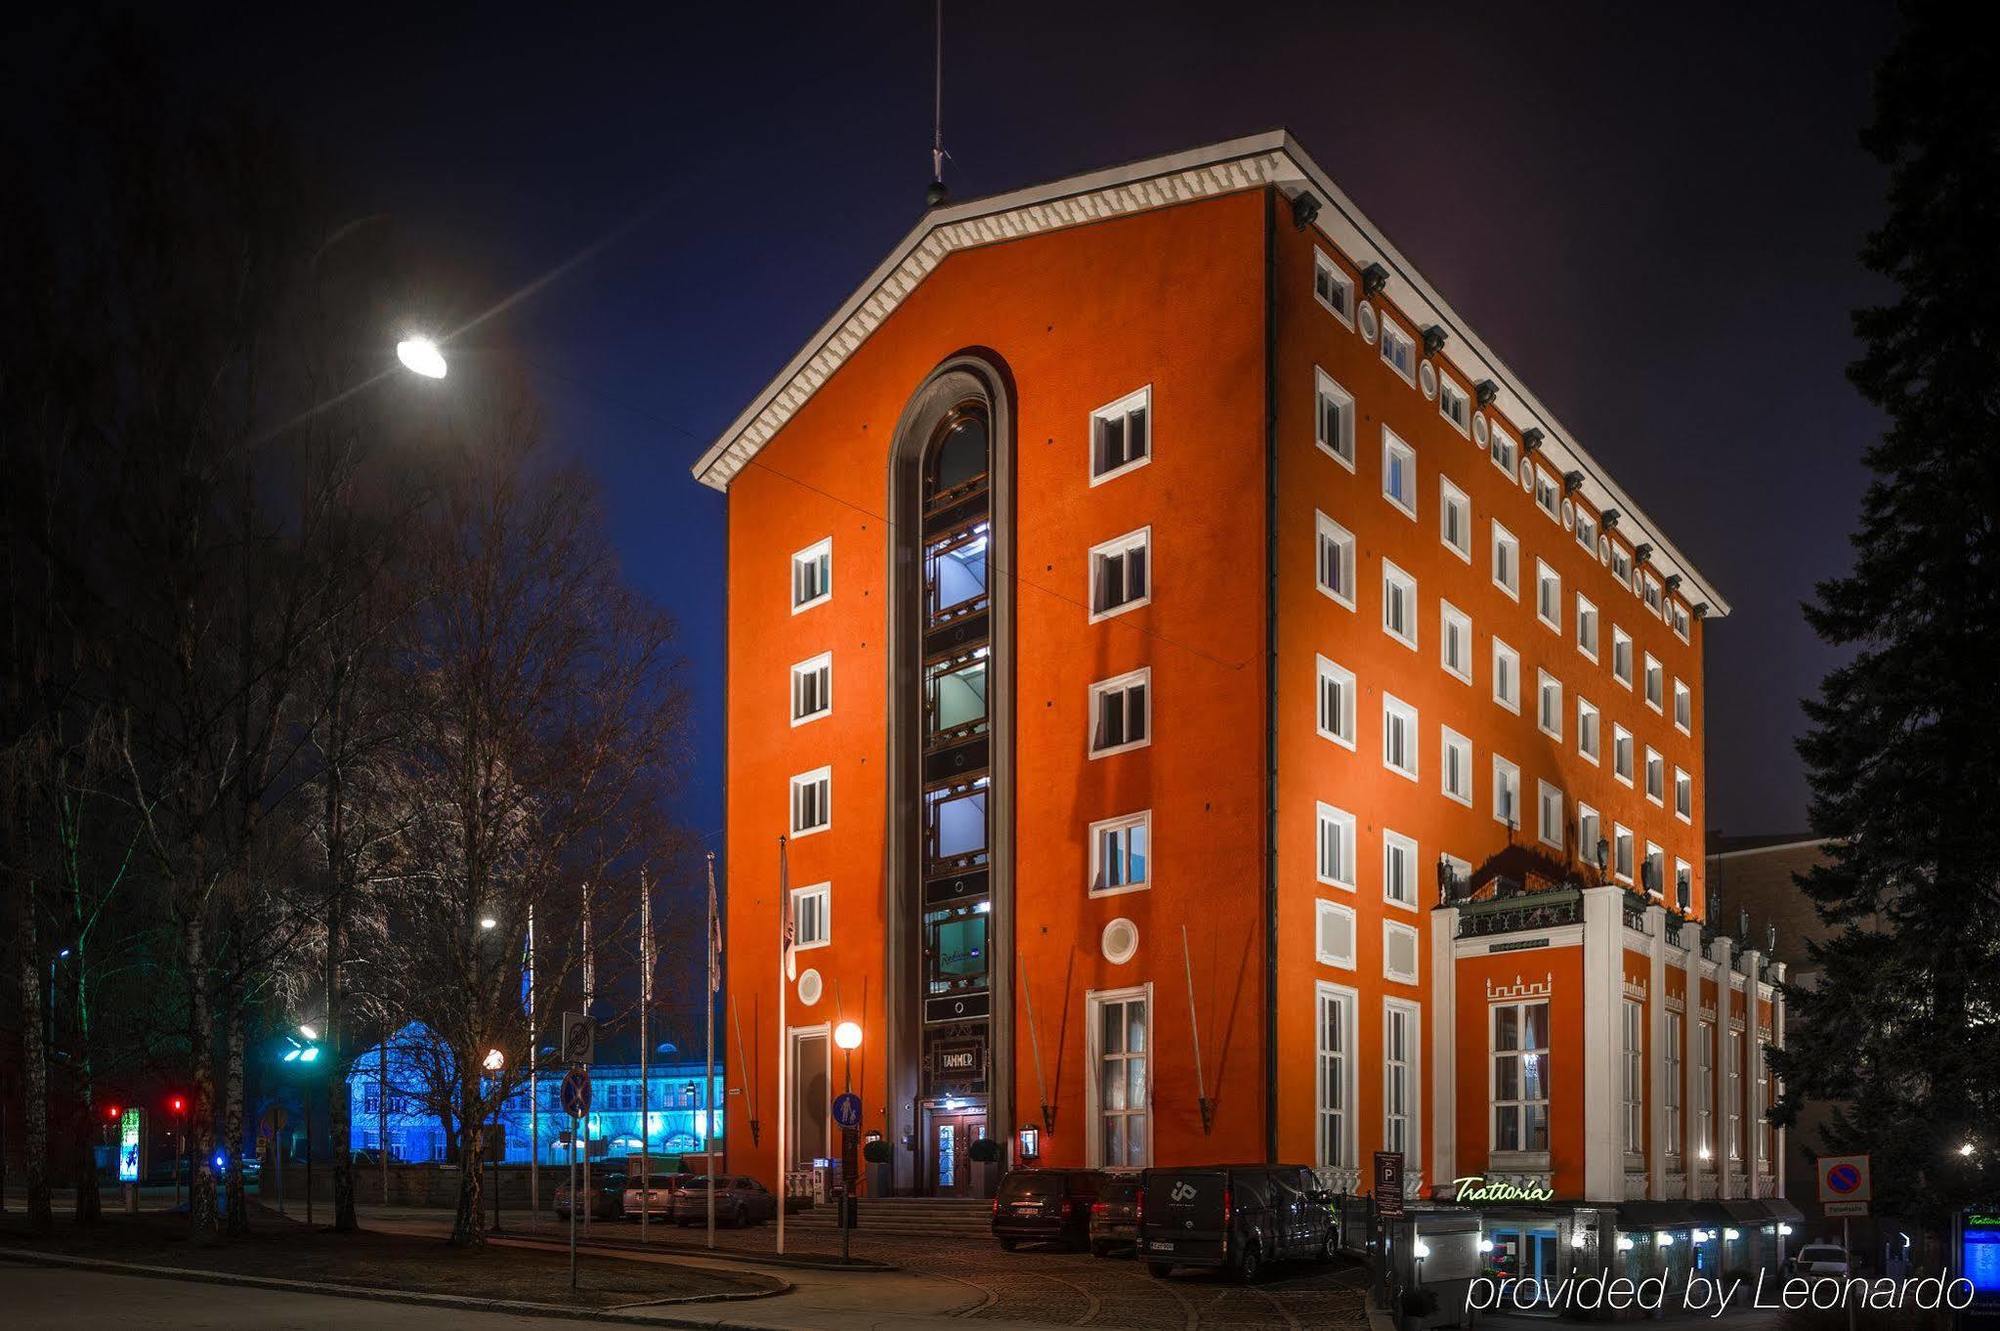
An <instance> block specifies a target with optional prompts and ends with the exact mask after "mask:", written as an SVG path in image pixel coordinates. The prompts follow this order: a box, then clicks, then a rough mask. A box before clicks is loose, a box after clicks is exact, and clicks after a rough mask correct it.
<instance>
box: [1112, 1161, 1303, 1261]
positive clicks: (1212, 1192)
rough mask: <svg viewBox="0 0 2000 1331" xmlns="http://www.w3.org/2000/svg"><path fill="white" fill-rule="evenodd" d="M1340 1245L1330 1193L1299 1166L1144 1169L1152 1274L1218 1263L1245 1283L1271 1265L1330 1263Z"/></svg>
mask: <svg viewBox="0 0 2000 1331" xmlns="http://www.w3.org/2000/svg"><path fill="white" fill-rule="evenodd" d="M1339 1248H1340V1231H1339V1225H1338V1222H1337V1221H1336V1220H1335V1218H1334V1214H1333V1198H1332V1197H1331V1196H1329V1195H1328V1194H1327V1193H1326V1191H1325V1190H1324V1189H1322V1188H1321V1187H1320V1186H1319V1181H1318V1179H1316V1178H1315V1177H1314V1175H1313V1172H1312V1170H1311V1169H1309V1168H1307V1167H1306V1166H1304V1165H1197V1166H1192V1167H1188V1168H1181V1169H1149V1170H1147V1171H1146V1175H1145V1202H1144V1209H1143V1211H1142V1212H1141V1213H1140V1221H1139V1255H1140V1256H1141V1257H1143V1258H1144V1259H1145V1261H1146V1269H1147V1270H1148V1271H1150V1272H1152V1273H1153V1274H1154V1275H1156V1276H1165V1275H1168V1274H1170V1273H1171V1272H1172V1271H1173V1269H1174V1268H1175V1267H1177V1266H1206V1267H1221V1268H1226V1269H1227V1270H1228V1271H1230V1272H1231V1273H1232V1274H1233V1275H1235V1276H1236V1278H1237V1279H1239V1280H1241V1281H1244V1282H1245V1283H1246V1284H1247V1283H1249V1282H1251V1281H1254V1280H1256V1279H1257V1278H1258V1277H1259V1276H1260V1275H1262V1274H1263V1271H1264V1268H1265V1267H1266V1266H1267V1265H1269V1264H1270V1263H1272V1262H1285V1261H1301V1260H1303V1261H1329V1260H1331V1259H1332V1258H1333V1257H1334V1256H1335V1254H1336V1253H1337V1252H1338V1251H1339Z"/></svg>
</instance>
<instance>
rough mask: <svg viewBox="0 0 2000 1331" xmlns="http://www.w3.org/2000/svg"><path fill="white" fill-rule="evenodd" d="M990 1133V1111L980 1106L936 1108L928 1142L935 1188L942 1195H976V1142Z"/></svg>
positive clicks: (938, 1194) (932, 1114)
mask: <svg viewBox="0 0 2000 1331" xmlns="http://www.w3.org/2000/svg"><path fill="white" fill-rule="evenodd" d="M985 1135H986V1114H985V1113H984V1111H980V1110H957V1111H951V1112H947V1111H945V1110H933V1111H932V1112H931V1114H930V1134H929V1140H928V1142H927V1143H926V1145H925V1152H926V1157H927V1158H926V1162H925V1163H926V1165H927V1167H928V1169H929V1170H930V1181H931V1192H932V1194H933V1195H934V1196H938V1197H973V1196H977V1195H978V1193H977V1190H976V1188H975V1187H974V1183H973V1177H972V1175H973V1169H972V1143H974V1142H976V1141H978V1140H979V1139H980V1138H981V1137H984V1136H985Z"/></svg>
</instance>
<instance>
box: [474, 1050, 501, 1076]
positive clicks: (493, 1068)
mask: <svg viewBox="0 0 2000 1331" xmlns="http://www.w3.org/2000/svg"><path fill="white" fill-rule="evenodd" d="M480 1066H481V1067H483V1068H485V1069H486V1070H487V1071H488V1072H498V1071H500V1070H501V1069H502V1068H504V1067H506V1066H507V1055H505V1054H503V1053H501V1052H500V1051H499V1050H498V1049H489V1050H487V1051H486V1061H485V1062H483V1063H481V1064H480Z"/></svg>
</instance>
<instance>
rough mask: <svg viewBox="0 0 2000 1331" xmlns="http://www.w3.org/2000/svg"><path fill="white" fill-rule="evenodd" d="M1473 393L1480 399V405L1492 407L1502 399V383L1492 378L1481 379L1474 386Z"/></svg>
mask: <svg viewBox="0 0 2000 1331" xmlns="http://www.w3.org/2000/svg"><path fill="white" fill-rule="evenodd" d="M1472 395H1473V396H1474V397H1476V398H1478V399H1479V405H1480V406H1482V407H1490V406H1492V405H1493V404H1494V403H1495V402H1497V401H1499V400H1500V385H1498V384H1496V383H1494V382H1493V381H1492V380H1491V379H1481V380H1480V381H1479V382H1478V383H1476V384H1474V385H1473V386H1472Z"/></svg>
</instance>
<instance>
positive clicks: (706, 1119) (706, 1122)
mask: <svg viewBox="0 0 2000 1331" xmlns="http://www.w3.org/2000/svg"><path fill="white" fill-rule="evenodd" d="M707 938H708V992H707V993H706V994H705V995H704V998H705V999H706V1002H707V1011H708V1019H707V1020H706V1021H705V1022H703V1023H702V1038H703V1039H704V1040H706V1041H707V1044H706V1046H705V1048H706V1062H705V1065H704V1069H705V1070H704V1073H703V1078H702V1083H701V1105H702V1112H701V1151H702V1154H703V1156H705V1157H706V1158H707V1160H708V1246H709V1247H711V1248H713V1247H714V1246H715V995H716V994H717V993H718V992H719V991H720V990H721V989H722V917H721V916H720V915H718V914H717V913H716V909H715V852H714V851H712V850H711V851H710V852H708V930H707ZM739 1038H740V1037H739Z"/></svg>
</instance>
